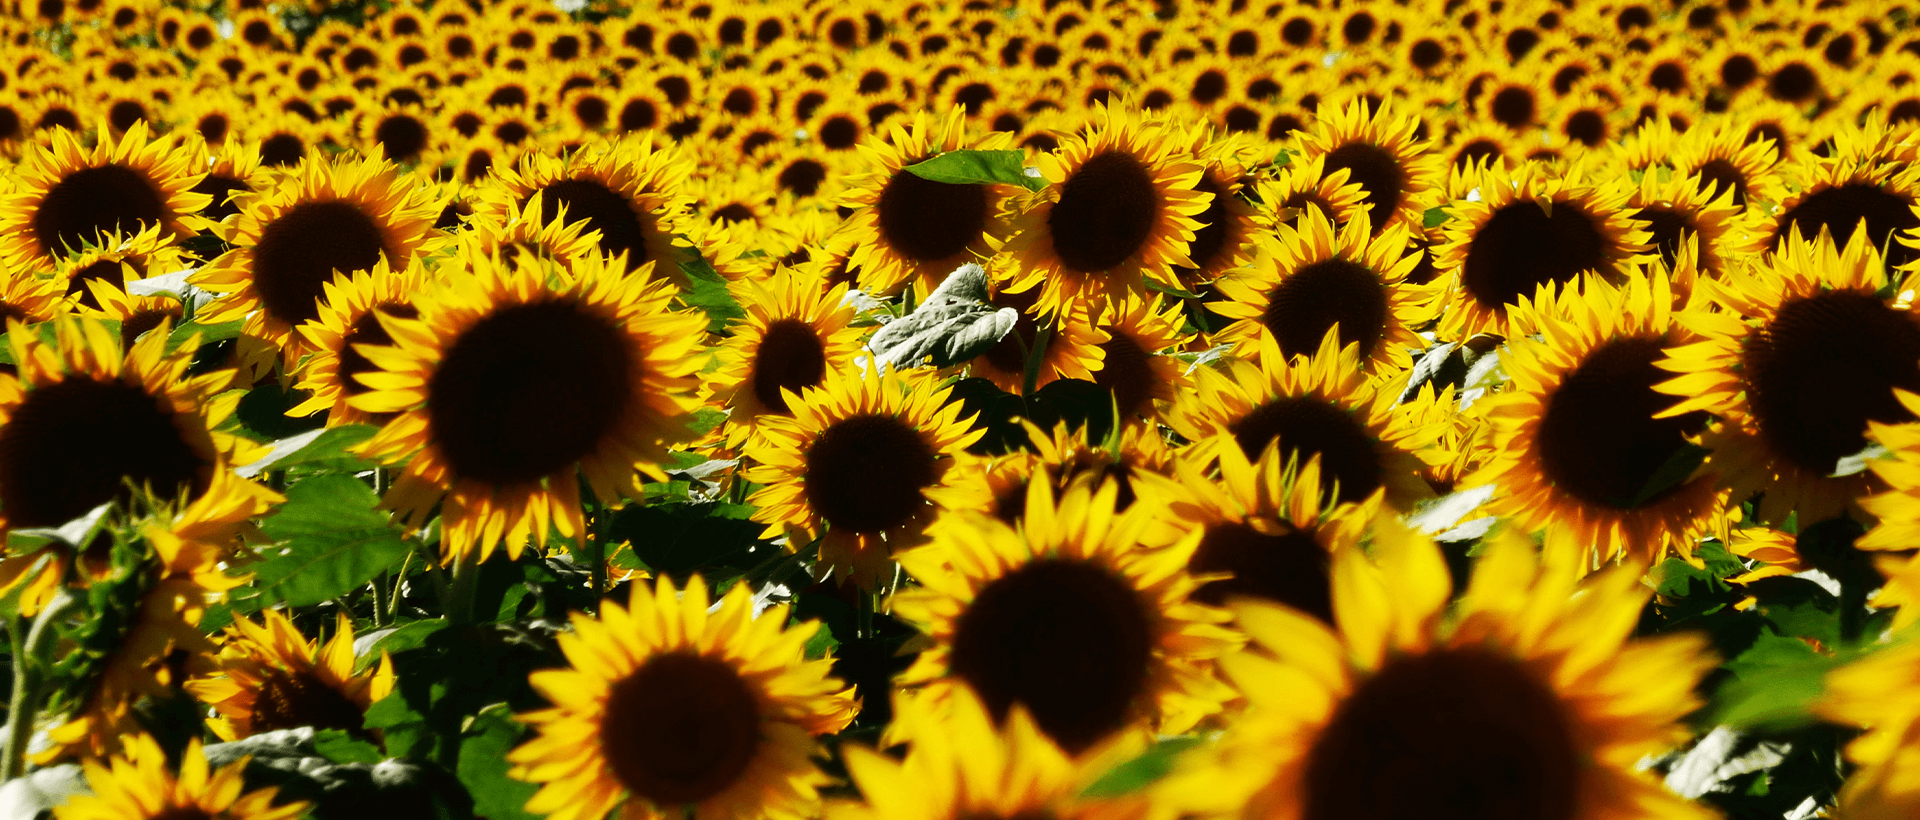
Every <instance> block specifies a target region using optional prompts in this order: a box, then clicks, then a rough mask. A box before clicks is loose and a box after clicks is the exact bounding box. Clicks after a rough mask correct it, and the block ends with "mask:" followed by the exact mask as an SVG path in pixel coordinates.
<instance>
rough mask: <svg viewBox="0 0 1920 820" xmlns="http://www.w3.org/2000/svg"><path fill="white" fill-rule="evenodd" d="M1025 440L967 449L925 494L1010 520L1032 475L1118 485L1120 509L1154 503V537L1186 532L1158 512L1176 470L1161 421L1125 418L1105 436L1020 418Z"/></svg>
mask: <svg viewBox="0 0 1920 820" xmlns="http://www.w3.org/2000/svg"><path fill="white" fill-rule="evenodd" d="M1022 426H1023V427H1024V428H1025V430H1026V435H1027V447H1026V449H1023V450H1016V451H1014V452H1011V453H1008V454H1007V455H1004V456H996V457H990V458H989V457H982V456H976V455H970V454H969V455H963V456H960V457H959V458H957V459H956V461H955V463H954V467H953V471H952V474H951V475H950V476H949V478H948V480H947V482H946V483H945V485H944V486H941V487H936V488H933V489H931V490H929V491H928V493H927V495H928V497H929V498H932V499H933V501H934V503H935V504H938V505H940V507H941V509H942V510H943V511H947V512H952V511H959V510H974V511H978V512H984V513H987V514H990V515H992V516H994V517H996V518H998V519H1000V520H1001V521H1004V522H1006V524H1007V525H1008V526H1018V525H1019V523H1020V516H1021V515H1023V514H1025V511H1026V504H1027V485H1028V484H1030V483H1032V482H1033V481H1034V479H1040V480H1041V481H1042V483H1051V484H1052V485H1053V487H1054V491H1055V492H1056V493H1058V492H1064V491H1065V490H1066V489H1067V488H1068V487H1071V486H1073V485H1075V484H1078V483H1083V482H1090V483H1091V484H1092V485H1094V486H1098V485H1101V484H1106V483H1112V484H1113V485H1114V491H1115V496H1114V510H1115V511H1116V512H1122V513H1124V512H1127V511H1128V510H1130V509H1132V508H1133V506H1134V505H1135V504H1137V503H1140V502H1141V501H1142V500H1145V501H1147V503H1146V504H1145V505H1144V506H1145V507H1147V508H1150V509H1154V510H1155V512H1153V513H1152V514H1151V515H1150V517H1152V518H1153V519H1154V523H1153V524H1152V525H1150V526H1148V527H1147V530H1146V535H1147V540H1148V541H1149V542H1150V543H1155V544H1164V543H1168V542H1170V541H1173V540H1177V539H1178V538H1179V536H1180V535H1181V534H1182V532H1184V530H1182V529H1170V528H1169V527H1171V526H1172V525H1171V524H1169V523H1168V522H1166V521H1164V520H1162V519H1164V518H1166V516H1164V515H1161V514H1160V513H1159V512H1158V508H1160V507H1162V506H1163V505H1164V501H1165V499H1164V496H1165V495H1166V494H1165V493H1164V492H1163V490H1164V489H1165V485H1166V483H1167V481H1168V480H1169V479H1171V478H1172V477H1173V475H1174V464H1175V455H1174V453H1175V451H1174V450H1173V449H1172V448H1171V447H1169V446H1167V442H1166V439H1165V438H1164V437H1163V436H1162V434H1161V432H1160V429H1159V428H1158V427H1156V426H1154V425H1150V424H1139V423H1130V422H1123V423H1122V425H1121V427H1120V428H1119V429H1118V430H1117V431H1114V432H1113V433H1110V434H1109V436H1108V438H1107V439H1106V440H1105V441H1097V440H1090V439H1089V438H1088V437H1087V436H1088V428H1087V426H1086V425H1080V424H1074V423H1072V422H1066V421H1063V422H1060V423H1059V424H1056V425H1054V427H1053V429H1052V430H1042V429H1040V428H1039V427H1038V426H1037V425H1035V424H1034V423H1033V422H1032V421H1030V420H1022Z"/></svg>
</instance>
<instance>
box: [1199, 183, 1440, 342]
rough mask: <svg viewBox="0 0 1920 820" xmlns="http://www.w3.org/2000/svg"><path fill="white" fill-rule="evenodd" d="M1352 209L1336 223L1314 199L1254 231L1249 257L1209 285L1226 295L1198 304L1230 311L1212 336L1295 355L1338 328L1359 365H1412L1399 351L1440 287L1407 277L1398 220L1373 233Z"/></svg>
mask: <svg viewBox="0 0 1920 820" xmlns="http://www.w3.org/2000/svg"><path fill="white" fill-rule="evenodd" d="M1368 220H1369V217H1368V216H1367V214H1366V213H1365V212H1364V211H1362V212H1360V213H1357V214H1355V215H1354V217H1353V219H1352V220H1351V221H1349V222H1347V223H1346V224H1345V225H1342V226H1339V227H1337V228H1336V226H1335V225H1334V222H1333V220H1332V219H1329V218H1328V216H1327V214H1326V213H1325V212H1323V211H1321V210H1320V208H1318V207H1308V208H1307V209H1306V213H1304V214H1303V215H1301V216H1300V218H1299V219H1297V220H1295V221H1294V222H1293V223H1292V224H1286V225H1281V226H1280V227H1279V230H1278V232H1277V233H1276V234H1275V235H1273V236H1272V237H1262V239H1261V240H1260V242H1261V253H1260V254H1259V256H1258V257H1256V259H1255V260H1254V263H1253V264H1252V265H1249V266H1247V267H1243V268H1241V269H1239V270H1236V271H1234V272H1233V273H1230V274H1228V275H1227V278H1226V279H1224V280H1222V281H1221V282H1220V284H1219V285H1218V288H1219V291H1220V295H1221V296H1222V297H1224V298H1225V299H1227V300H1229V301H1221V302H1213V303H1210V304H1209V305H1208V307H1209V308H1211V309H1212V310H1213V312H1215V313H1218V314H1220V315H1222V316H1225V317H1227V318H1229V319H1232V320H1233V323H1232V324H1230V325H1228V326H1227V327H1226V328H1225V329H1224V330H1222V331H1220V334H1219V336H1218V337H1217V340H1218V341H1220V342H1223V343H1230V344H1232V345H1233V346H1234V353H1235V354H1236V355H1238V356H1240V357H1242V358H1246V359H1251V360H1253V361H1256V362H1258V361H1260V358H1259V357H1260V351H1261V350H1262V349H1263V348H1266V349H1273V350H1278V351H1279V352H1280V354H1281V355H1283V356H1287V357H1293V356H1305V355H1308V354H1311V353H1313V352H1314V350H1315V349H1317V348H1318V347H1319V346H1320V340H1321V339H1324V338H1326V335H1327V333H1328V332H1329V331H1332V330H1333V329H1334V328H1335V327H1338V328H1339V331H1338V332H1339V337H1340V343H1341V344H1342V345H1358V346H1359V348H1360V356H1361V358H1362V359H1363V360H1364V361H1365V362H1366V365H1367V367H1368V368H1369V369H1373V370H1378V371H1394V370H1401V369H1405V368H1407V367H1411V366H1412V359H1411V357H1409V356H1408V354H1407V350H1408V348H1410V347H1414V348H1417V347H1420V346H1422V345H1423V344H1424V342H1423V341H1422V340H1421V338H1420V336H1419V334H1416V333H1414V332H1413V328H1414V327H1416V326H1418V325H1420V324H1423V323H1425V322H1426V321H1427V320H1429V319H1432V318H1433V315H1434V312H1435V308H1436V307H1437V305H1436V304H1435V302H1436V300H1437V298H1438V296H1439V294H1440V287H1439V286H1438V285H1435V284H1413V283H1410V282H1408V281H1407V277H1408V276H1409V275H1410V274H1412V273H1413V271H1414V268H1415V267H1417V266H1418V265H1419V264H1420V257H1419V256H1418V255H1414V254H1408V253H1407V248H1408V244H1407V234H1406V231H1405V230H1403V229H1402V228H1400V227H1394V228H1390V229H1388V230H1387V231H1385V232H1384V233H1381V234H1379V235H1378V236H1373V235H1372V234H1373V231H1372V228H1371V224H1370V222H1369V221H1368Z"/></svg>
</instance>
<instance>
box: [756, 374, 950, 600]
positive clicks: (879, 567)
mask: <svg viewBox="0 0 1920 820" xmlns="http://www.w3.org/2000/svg"><path fill="white" fill-rule="evenodd" d="M781 395H782V397H783V398H785V399H786V402H787V410H788V413H789V415H786V416H762V417H761V418H760V420H759V422H758V423H757V424H756V425H755V427H756V430H757V431H758V432H759V433H760V435H758V436H756V437H754V438H752V439H750V440H749V441H748V442H747V449H746V454H747V458H748V459H750V460H751V461H752V462H753V464H754V466H752V467H750V468H748V469H747V471H746V479H747V480H748V481H752V482H756V483H759V484H764V485H766V486H765V487H764V488H762V489H761V490H760V491H759V492H756V493H754V495H753V497H752V499H751V503H752V504H754V505H755V506H756V507H758V509H756V510H755V511H754V514H753V519H754V520H755V521H760V522H763V523H765V524H766V525H767V532H766V535H767V537H774V536H777V535H781V534H786V535H787V536H789V538H790V539H791V541H790V542H789V544H788V547H789V549H792V550H796V551H797V550H799V549H800V548H801V547H802V546H804V543H803V542H804V541H806V540H811V539H818V540H819V541H820V561H821V562H822V563H825V564H828V565H830V566H832V567H833V568H834V569H836V570H838V571H840V572H842V573H845V574H847V575H848V576H850V577H851V578H852V579H853V580H854V581H855V582H857V583H859V584H860V585H861V586H863V587H866V588H869V589H871V588H874V587H876V586H878V585H879V584H881V583H882V582H885V581H888V580H890V579H891V578H892V577H893V556H894V555H896V554H897V553H898V552H899V551H900V550H902V549H904V548H906V547H910V546H913V545H916V544H919V543H922V542H924V541H925V539H926V536H925V534H924V532H923V530H925V529H926V526H927V524H929V523H931V522H932V520H933V517H934V513H935V508H934V507H933V506H932V505H931V504H929V503H928V498H927V490H928V489H929V488H932V487H935V486H937V485H939V484H941V483H942V482H943V481H944V477H945V474H946V472H947V469H948V467H949V466H950V465H951V460H952V457H953V455H954V454H955V453H957V452H959V451H960V450H961V449H962V448H964V447H966V446H967V445H968V444H971V443H973V442H974V441H975V440H977V439H979V438H980V436H982V435H984V434H985V431H984V430H969V429H967V425H966V423H965V422H963V421H961V420H960V404H959V403H958V402H954V403H948V402H947V391H946V390H945V389H944V388H942V387H941V386H940V385H939V383H938V382H937V381H935V380H934V379H931V378H926V377H913V378H910V377H908V376H904V375H901V374H899V373H895V372H893V371H891V370H881V371H875V370H873V369H871V368H870V367H869V368H868V369H865V370H852V371H828V373H827V375H826V378H825V379H823V380H822V381H821V382H820V385H819V386H818V387H807V388H803V389H801V390H800V391H799V392H798V393H795V392H793V391H792V390H783V391H782V392H781Z"/></svg>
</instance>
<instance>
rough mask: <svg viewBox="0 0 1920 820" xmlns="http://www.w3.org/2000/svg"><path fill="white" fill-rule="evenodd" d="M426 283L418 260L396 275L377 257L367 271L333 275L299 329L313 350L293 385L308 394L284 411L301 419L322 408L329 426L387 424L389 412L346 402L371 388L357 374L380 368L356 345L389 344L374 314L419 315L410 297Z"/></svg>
mask: <svg viewBox="0 0 1920 820" xmlns="http://www.w3.org/2000/svg"><path fill="white" fill-rule="evenodd" d="M426 282H427V275H426V272H425V271H424V270H423V269H422V268H421V267H420V265H419V261H418V260H417V259H416V260H415V261H414V265H413V267H412V268H409V269H408V270H406V271H403V272H401V273H393V272H391V271H389V270H388V269H387V262H386V260H385V259H382V260H380V261H379V262H377V263H375V264H374V266H373V270H371V271H355V272H354V273H352V274H337V275H335V277H334V279H333V281H331V282H328V283H326V285H325V286H324V287H323V292H324V293H325V294H326V295H325V296H324V297H322V299H321V300H320V315H319V316H317V317H315V318H314V319H313V321H310V322H307V323H305V324H302V325H301V326H300V327H299V332H300V335H301V337H303V339H304V340H305V342H306V346H307V349H308V350H310V351H312V352H311V353H310V354H309V355H307V356H306V357H305V358H304V359H302V360H301V361H300V362H299V373H300V383H299V385H298V388H299V389H300V390H302V391H305V392H306V393H307V394H308V398H307V400H306V401H304V402H301V403H300V405H299V406H297V407H294V408H293V409H291V410H288V411H287V415H289V416H293V417H303V416H310V415H313V414H314V413H318V412H321V411H325V412H326V414H327V426H329V427H337V426H340V425H343V424H382V423H384V422H386V421H387V419H388V418H390V416H386V415H374V414H370V413H366V412H362V411H361V410H358V409H356V408H355V407H354V406H353V404H352V402H351V401H349V400H350V399H352V398H353V397H354V396H358V395H360V394H362V393H366V392H369V391H371V390H372V388H370V387H368V386H366V385H364V384H361V383H360V380H359V379H358V378H357V377H358V376H359V375H360V374H361V373H370V372H373V371H375V370H378V369H379V368H377V367H375V366H374V364H373V362H372V361H370V360H368V359H367V357H366V356H365V355H363V354H361V353H360V351H359V350H357V349H355V346H356V345H369V346H380V345H391V344H393V336H392V335H391V334H389V333H388V332H387V329H386V327H385V326H383V325H381V324H380V317H379V314H381V313H385V314H387V315H389V316H397V317H400V318H402V319H415V318H419V316H420V310H419V309H418V308H416V307H414V305H413V300H414V297H415V296H416V295H417V294H418V293H419V292H420V291H421V290H422V289H423V288H424V287H425V286H426Z"/></svg>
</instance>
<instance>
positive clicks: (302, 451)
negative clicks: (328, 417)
mask: <svg viewBox="0 0 1920 820" xmlns="http://www.w3.org/2000/svg"><path fill="white" fill-rule="evenodd" d="M378 432H380V428H378V427H375V426H373V425H371V424H344V425H341V426H339V427H326V428H322V429H319V430H308V431H307V432H304V433H301V434H299V435H295V436H289V437H287V438H283V439H280V440H279V441H276V442H274V443H273V450H271V451H270V452H268V453H267V454H266V455H265V456H263V457H261V458H260V459H259V460H258V461H255V462H253V463H252V464H247V465H244V466H241V467H237V468H235V469H234V472H236V473H239V474H240V475H241V476H242V477H244V478H253V477H254V476H257V475H259V474H261V473H262V472H265V471H266V469H267V468H268V467H273V468H275V469H285V468H287V467H293V466H296V465H300V464H311V463H313V462H317V461H333V460H337V459H356V460H357V458H358V457H357V456H355V455H354V454H353V453H351V452H348V448H351V447H353V446H354V445H357V444H359V443H361V442H363V441H366V440H367V439H370V438H373V434H374V433H378Z"/></svg>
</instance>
